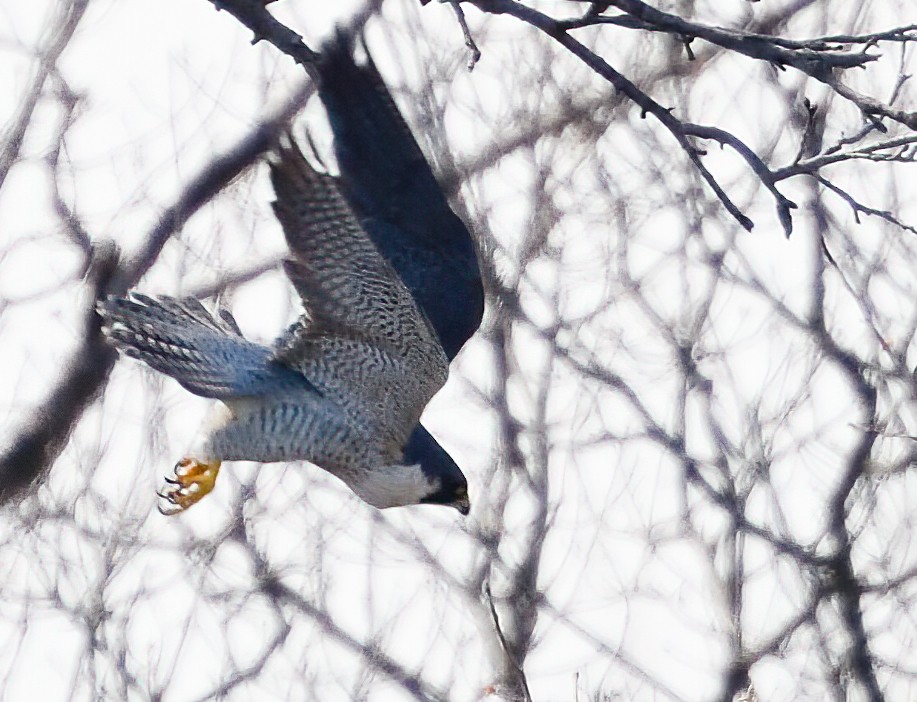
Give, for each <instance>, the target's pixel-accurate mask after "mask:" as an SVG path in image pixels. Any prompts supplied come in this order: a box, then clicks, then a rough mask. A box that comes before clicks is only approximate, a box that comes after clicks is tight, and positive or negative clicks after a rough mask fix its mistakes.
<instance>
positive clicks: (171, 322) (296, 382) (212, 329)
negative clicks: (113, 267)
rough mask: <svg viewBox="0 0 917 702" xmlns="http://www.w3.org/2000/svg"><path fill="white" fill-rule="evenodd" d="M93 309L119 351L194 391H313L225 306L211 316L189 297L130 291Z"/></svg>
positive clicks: (232, 394) (216, 394)
mask: <svg viewBox="0 0 917 702" xmlns="http://www.w3.org/2000/svg"><path fill="white" fill-rule="evenodd" d="M98 311H99V314H100V315H102V319H103V322H104V325H105V327H104V329H105V332H106V334H107V335H108V336H109V338H111V340H112V341H113V342H114V343H115V345H116V346H117V347H118V348H119V349H121V351H122V352H124V353H125V354H126V355H128V356H132V357H134V358H139V359H140V360H141V361H143V362H145V363H146V364H147V365H149V366H150V367H151V368H153V370H156V371H159V372H160V373H165V374H166V375H168V376H171V377H172V378H175V379H176V380H177V381H178V382H179V383H181V385H182V387H184V388H185V389H186V390H188V391H190V392H193V393H194V394H195V395H201V396H202V397H210V398H214V399H219V400H232V399H237V398H240V397H251V396H266V395H274V394H283V393H284V392H286V391H303V390H309V391H312V392H314V393H316V394H317V391H316V390H315V388H314V387H313V386H312V385H311V384H310V383H309V382H308V381H307V380H306V378H305V377H304V376H303V375H302V374H301V373H298V372H296V371H295V370H293V369H292V368H289V367H287V366H284V365H282V364H281V363H278V362H277V361H275V360H274V359H273V358H272V355H273V352H272V350H271V349H269V348H266V347H264V346H261V345H259V344H255V343H253V342H251V341H248V340H246V339H244V338H243V337H242V333H241V332H240V331H239V327H238V325H237V324H236V321H235V320H234V319H233V318H232V316H231V315H230V314H229V312H227V311H225V310H221V312H220V317H219V318H216V317H214V316H213V315H211V314H210V313H209V312H208V311H207V310H206V309H205V308H204V306H203V305H202V304H201V303H200V302H198V301H197V300H195V299H193V298H185V299H181V300H177V299H175V298H171V297H162V298H159V299H154V298H151V297H147V296H146V295H141V294H139V293H133V294H132V295H131V296H130V297H129V298H123V297H110V298H108V299H106V300H104V301H102V302H100V303H99V306H98Z"/></svg>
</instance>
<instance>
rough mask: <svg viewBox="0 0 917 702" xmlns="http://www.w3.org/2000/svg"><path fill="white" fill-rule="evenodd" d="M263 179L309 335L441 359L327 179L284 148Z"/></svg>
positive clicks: (406, 298) (294, 148)
mask: <svg viewBox="0 0 917 702" xmlns="http://www.w3.org/2000/svg"><path fill="white" fill-rule="evenodd" d="M271 180H272V182H273V184H274V192H275V193H276V195H277V199H276V201H275V202H274V212H275V213H276V215H277V218H278V219H279V220H280V224H281V226H282V227H283V231H284V235H285V236H286V239H287V244H288V245H289V247H290V253H291V258H290V259H289V260H288V261H287V262H286V264H285V267H286V272H287V274H288V275H289V277H290V280H291V282H292V283H293V286H294V287H295V288H296V290H297V291H298V292H299V294H300V295H301V296H302V298H303V303H304V305H305V307H306V313H307V315H308V317H309V335H310V336H312V337H318V336H322V335H327V336H334V337H342V338H345V339H350V340H355V341H359V342H365V343H368V344H370V345H373V346H376V347H378V348H380V349H381V350H383V351H384V352H386V353H388V354H391V355H392V356H393V357H398V358H404V359H408V358H412V357H422V358H426V357H435V356H437V355H438V356H440V357H442V350H441V349H440V348H439V344H438V342H437V340H436V338H435V336H434V335H433V333H432V330H431V329H430V327H429V324H428V323H427V321H426V319H425V318H424V316H423V314H422V313H421V312H420V310H419V309H418V308H417V305H416V304H415V302H414V299H413V298H412V297H411V293H410V292H409V291H408V290H407V288H406V287H405V286H404V284H403V283H402V282H401V280H400V279H399V278H398V275H397V274H396V273H395V272H394V271H393V270H392V268H391V266H390V265H389V264H388V263H387V262H386V261H385V259H383V258H382V256H381V255H380V254H379V251H378V249H376V247H375V246H374V245H373V243H372V241H370V240H369V238H368V237H367V236H366V232H365V231H364V230H363V228H362V227H361V226H360V224H359V222H358V221H357V219H356V217H354V215H353V213H352V212H351V210H350V207H349V206H348V205H347V202H346V201H345V200H344V198H343V197H342V196H341V194H340V192H339V191H338V188H337V184H336V182H335V179H334V178H332V177H331V176H329V175H327V174H324V173H318V172H316V171H315V169H313V168H312V166H311V165H310V164H309V163H308V162H307V161H306V159H305V158H304V157H303V155H302V153H301V152H300V151H299V148H298V147H297V146H296V145H295V144H292V143H290V144H287V145H282V146H281V147H280V150H279V160H278V161H277V162H276V163H272V164H271ZM437 352H438V353H437ZM419 370H426V371H429V370H430V369H419Z"/></svg>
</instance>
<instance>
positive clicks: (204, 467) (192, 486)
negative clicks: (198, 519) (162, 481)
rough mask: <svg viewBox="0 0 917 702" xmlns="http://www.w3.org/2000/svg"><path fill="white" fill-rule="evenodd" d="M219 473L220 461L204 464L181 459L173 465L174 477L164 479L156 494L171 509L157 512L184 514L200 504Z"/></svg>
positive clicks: (192, 459) (211, 488) (191, 459)
mask: <svg viewBox="0 0 917 702" xmlns="http://www.w3.org/2000/svg"><path fill="white" fill-rule="evenodd" d="M219 472H220V461H213V462H212V463H206V462H202V461H198V460H196V459H194V458H183V459H181V460H180V461H179V462H178V463H176V464H175V477H174V478H166V483H168V484H167V485H166V486H165V487H163V489H162V492H157V493H156V494H157V495H159V496H160V497H161V498H162V499H164V500H165V501H166V502H168V503H169V504H170V505H172V506H171V507H165V508H163V507H162V506H161V505H160V507H159V511H160V512H161V513H162V514H165V515H172V514H178V513H179V512H184V511H185V510H186V509H188V508H189V507H190V506H191V505H194V504H197V503H198V502H200V500H201V498H203V497H204V495H206V494H207V493H209V492H210V491H211V490H213V486H214V485H215V484H216V480H217V473H219Z"/></svg>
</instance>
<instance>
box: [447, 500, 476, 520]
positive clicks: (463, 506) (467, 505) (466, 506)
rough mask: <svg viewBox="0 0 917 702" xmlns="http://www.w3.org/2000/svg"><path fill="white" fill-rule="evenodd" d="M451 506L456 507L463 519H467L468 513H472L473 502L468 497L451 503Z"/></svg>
mask: <svg viewBox="0 0 917 702" xmlns="http://www.w3.org/2000/svg"><path fill="white" fill-rule="evenodd" d="M450 506H452V507H455V508H456V509H457V510H458V511H459V514H461V515H462V516H463V517H467V516H468V513H469V512H470V511H471V500H469V499H468V498H467V497H463V498H462V499H460V500H456V501H455V502H453V503H451V505H450Z"/></svg>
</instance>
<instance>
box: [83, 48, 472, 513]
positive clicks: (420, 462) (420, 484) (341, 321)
mask: <svg viewBox="0 0 917 702" xmlns="http://www.w3.org/2000/svg"><path fill="white" fill-rule="evenodd" d="M319 67H320V76H321V81H320V96H321V99H322V101H323V103H324V105H325V107H326V110H327V111H328V113H329V118H330V122H331V125H332V130H333V133H334V137H335V152H336V155H337V158H338V162H339V168H340V170H341V174H342V175H341V178H340V179H339V180H338V179H335V178H332V177H331V176H328V175H326V174H321V173H317V172H316V171H315V170H314V169H313V168H312V167H311V165H310V164H309V163H308V161H307V160H306V159H305V158H304V157H303V156H302V154H301V152H300V151H299V149H298V148H297V147H296V146H295V145H293V144H292V143H288V144H285V145H283V146H281V147H280V149H279V154H278V158H277V160H276V161H275V162H274V163H272V164H271V179H272V182H273V185H274V190H275V193H276V196H277V200H276V202H275V203H274V210H275V213H276V215H277V217H278V219H279V220H280V223H281V225H282V227H283V230H284V234H285V236H286V239H287V243H288V245H289V247H290V251H291V258H290V260H289V261H287V262H286V264H285V269H286V272H287V274H288V276H289V278H290V280H291V282H292V283H293V285H294V287H295V288H296V290H297V291H298V292H299V293H300V296H301V297H302V299H303V304H304V307H305V314H304V315H303V316H302V317H301V318H300V320H299V321H298V322H297V323H296V324H294V325H293V326H292V327H291V328H290V329H289V330H288V331H287V332H286V333H285V334H284V335H283V336H282V337H281V338H280V339H278V340H277V342H276V343H275V345H274V347H273V348H268V347H264V346H261V345H258V344H255V343H253V342H250V341H248V340H246V339H244V338H243V336H242V334H241V332H240V330H239V328H238V325H237V324H236V323H235V320H234V319H233V318H232V316H231V315H230V314H229V313H228V312H227V311H225V310H221V311H220V312H219V315H218V316H214V315H211V314H210V313H209V312H208V311H207V310H206V309H205V308H204V307H203V306H202V305H201V304H200V303H199V302H197V301H195V300H190V299H184V300H176V299H172V298H160V299H154V298H150V297H147V296H144V295H139V294H134V295H132V296H130V297H128V298H114V299H109V300H107V301H105V302H104V303H102V305H100V313H101V314H102V315H103V317H104V320H105V323H106V328H107V333H108V334H109V337H110V338H111V339H112V340H113V341H114V343H115V344H116V345H117V346H118V347H119V348H120V349H121V350H122V351H123V352H124V353H126V354H128V355H131V356H134V357H137V358H140V359H141V360H143V361H145V362H146V363H147V364H148V365H150V366H151V367H152V368H154V369H155V370H158V371H160V372H163V373H165V374H167V375H170V376H172V377H174V378H175V379H176V380H178V382H179V383H181V384H182V385H183V386H184V387H185V388H186V389H188V390H189V391H191V392H193V393H195V394H198V395H202V396H205V397H211V398H214V399H217V400H221V401H222V405H223V407H224V410H225V411H224V412H223V413H222V416H221V417H220V418H219V419H218V420H217V421H216V423H215V424H214V425H213V427H211V429H210V431H209V433H208V434H207V435H206V436H205V438H204V440H203V442H202V444H201V446H199V447H198V449H197V451H196V452H195V453H194V454H193V456H189V457H186V458H183V459H182V460H181V461H179V463H178V464H177V465H176V469H175V476H174V478H169V479H167V481H168V483H169V484H168V486H167V487H166V488H165V489H164V490H163V492H162V493H160V494H161V495H162V496H163V497H164V498H165V500H166V501H167V503H168V505H169V506H168V508H167V510H164V511H166V512H167V513H177V512H180V511H183V510H184V509H187V508H188V507H190V506H191V505H193V504H195V503H196V502H198V501H199V500H200V499H201V498H202V497H203V496H204V495H206V494H207V493H209V492H210V491H211V490H212V489H213V485H214V482H215V480H216V476H217V473H218V471H219V469H220V465H221V462H222V461H224V460H254V461H260V462H271V461H282V460H308V461H310V462H312V463H315V464H317V465H319V466H320V467H322V468H325V469H326V470H328V471H329V472H331V473H332V474H334V475H336V476H337V477H339V478H340V479H341V480H343V481H344V482H345V483H346V484H347V485H348V486H349V487H350V488H351V489H352V490H353V491H354V492H355V493H356V494H357V495H358V496H359V497H361V498H362V499H364V500H365V501H366V502H368V503H369V504H372V505H374V506H376V507H380V508H384V507H394V506H400V505H408V504H418V503H432V504H446V505H451V506H453V507H455V508H457V509H458V510H459V511H460V512H461V513H462V514H467V513H468V511H469V509H470V502H469V500H468V490H467V481H466V479H465V476H464V475H463V474H462V472H461V470H460V469H459V468H458V466H457V465H456V464H455V461H454V460H453V459H452V458H451V456H449V454H448V453H447V452H446V451H445V450H444V449H443V448H442V447H441V446H440V445H439V443H438V442H437V441H436V440H435V439H434V438H433V437H432V436H431V435H430V434H429V432H427V430H426V429H424V427H423V426H421V425H420V424H418V419H419V416H420V413H421V412H422V410H423V408H424V406H425V405H426V403H427V402H428V401H429V399H430V398H431V397H432V395H433V394H434V393H435V392H436V391H437V390H439V388H440V387H441V386H442V384H443V383H444V382H445V379H446V374H447V373H448V361H450V360H452V358H454V357H455V355H456V354H457V353H458V351H459V350H460V349H461V347H462V345H463V344H464V343H465V341H467V339H468V338H469V337H470V336H471V335H472V334H473V333H474V331H475V330H476V329H477V327H478V325H479V324H480V321H481V316H482V314H483V287H482V284H481V279H480V272H479V269H478V264H477V258H476V254H475V250H474V246H473V243H472V240H471V236H470V234H469V232H468V230H467V228H466V227H465V226H464V224H463V223H462V222H461V220H460V219H459V218H458V217H457V216H456V215H455V214H454V212H452V210H451V209H450V208H449V205H448V202H447V200H446V198H445V196H444V194H443V193H442V190H441V189H440V188H439V185H438V183H437V182H436V179H435V177H434V176H433V173H432V171H431V170H430V167H429V165H428V164H427V162H426V160H425V159H424V157H423V154H422V152H421V151H420V148H419V147H418V145H417V143H416V141H414V138H413V136H412V135H411V132H410V130H409V129H408V127H407V125H406V123H405V122H404V120H403V118H402V117H401V115H400V113H399V112H398V110H397V107H396V106H395V103H394V101H393V100H392V98H391V96H390V95H389V93H388V90H387V89H386V87H385V84H384V82H383V81H382V79H381V77H380V76H379V74H378V71H377V70H376V68H375V66H374V65H373V64H372V63H371V61H367V63H366V64H364V65H358V64H357V63H356V62H355V61H354V60H353V57H352V52H351V46H350V43H349V40H347V39H346V38H345V37H343V35H337V36H336V37H335V38H334V39H333V40H332V41H331V42H330V43H329V44H328V45H327V47H326V51H324V52H323V54H322V59H321V61H320V64H319Z"/></svg>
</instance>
